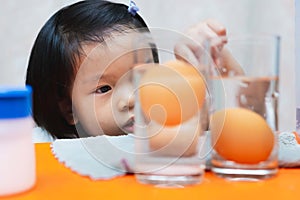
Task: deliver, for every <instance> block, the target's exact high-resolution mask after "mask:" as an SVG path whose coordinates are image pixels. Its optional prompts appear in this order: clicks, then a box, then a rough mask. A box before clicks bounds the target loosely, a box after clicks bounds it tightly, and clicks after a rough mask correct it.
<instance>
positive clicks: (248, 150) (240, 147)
mask: <svg viewBox="0 0 300 200" xmlns="http://www.w3.org/2000/svg"><path fill="white" fill-rule="evenodd" d="M211 134H212V145H213V148H214V149H215V150H216V151H217V152H218V153H219V155H221V156H222V157H224V158H225V159H227V160H231V161H235V162H237V163H243V164H256V163H259V162H261V161H265V160H267V159H268V157H269V156H270V154H271V152H272V149H273V147H274V142H275V139H274V134H273V132H272V130H271V128H270V127H269V126H268V124H267V123H266V121H265V120H264V118H263V117H261V116H260V115H259V114H257V113H255V112H253V111H251V110H247V109H242V108H231V109H225V110H221V111H218V112H216V113H214V114H213V116H212V118H211Z"/></svg>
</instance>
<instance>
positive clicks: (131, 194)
mask: <svg viewBox="0 0 300 200" xmlns="http://www.w3.org/2000/svg"><path fill="white" fill-rule="evenodd" d="M36 158H37V182H36V185H35V187H34V188H32V189H31V190H29V191H26V192H23V193H20V194H16V195H12V196H6V197H0V199H1V200H2V199H23V200H42V199H46V200H48V199H65V200H69V199H87V200H90V199H118V200H119V199H126V200H127V199H130V200H133V199H139V200H141V199H142V200H146V199H164V200H166V199H172V200H173V199H185V200H192V199H197V200H204V199H209V200H213V199H218V200H220V199H239V200H241V199H251V200H258V199H266V200H267V199H272V200H277V199H280V200H283V199H284V200H285V199H286V200H292V199H297V200H299V199H300V169H280V170H279V173H278V175H277V176H276V177H274V178H271V179H268V180H264V181H259V182H230V181H227V180H225V179H222V178H219V177H216V176H215V175H213V174H212V173H211V172H206V173H205V176H204V179H203V181H202V183H200V184H198V185H193V186H187V187H185V188H158V187H155V186H153V185H145V184H140V183H138V182H137V181H136V179H135V177H134V175H126V176H123V177H118V178H114V179H111V180H99V181H93V180H91V179H89V178H88V177H82V176H80V175H78V174H76V173H74V172H72V171H71V170H70V169H68V168H66V167H65V166H64V165H63V164H62V163H59V162H58V161H57V160H56V158H54V156H53V155H52V153H51V150H50V145H49V144H36ZM20 167H22V166H20ZM0 181H1V177H0Z"/></svg>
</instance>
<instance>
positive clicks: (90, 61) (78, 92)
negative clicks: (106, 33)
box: [72, 35, 153, 136]
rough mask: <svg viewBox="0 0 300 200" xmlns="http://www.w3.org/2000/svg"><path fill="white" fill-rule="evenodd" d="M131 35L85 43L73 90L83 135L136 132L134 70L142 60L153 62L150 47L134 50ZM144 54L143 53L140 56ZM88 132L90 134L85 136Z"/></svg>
mask: <svg viewBox="0 0 300 200" xmlns="http://www.w3.org/2000/svg"><path fill="white" fill-rule="evenodd" d="M130 38H131V37H128V36H125V35H117V36H115V37H113V38H112V39H109V40H106V41H105V44H99V43H92V44H86V45H84V46H83V51H84V53H85V56H84V59H82V60H83V61H82V62H81V65H80V66H79V68H78V72H77V74H76V77H75V81H74V85H73V90H72V103H73V105H72V106H73V118H74V122H75V124H80V126H81V127H82V128H83V130H84V132H83V133H84V134H82V133H80V130H78V132H79V136H87V135H90V136H96V135H102V134H106V135H122V134H127V133H132V132H133V127H134V113H133V108H134V88H133V85H132V80H131V79H132V69H133V67H134V66H135V65H136V64H137V60H135V59H136V54H137V53H138V54H139V56H138V57H139V59H141V61H138V62H140V63H141V62H145V61H147V60H148V61H152V60H153V58H152V53H151V50H150V49H147V50H137V51H133V46H134V44H133V41H132V40H131V39H130ZM141 55H143V56H141ZM85 134H87V135H85Z"/></svg>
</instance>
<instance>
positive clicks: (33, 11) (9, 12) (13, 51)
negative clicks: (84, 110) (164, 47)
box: [0, 0, 296, 131]
mask: <svg viewBox="0 0 300 200" xmlns="http://www.w3.org/2000/svg"><path fill="white" fill-rule="evenodd" d="M114 1H116V2H123V3H126V4H128V2H129V0H128V1H127V0H126V1H125V0H120V1H118V0H114ZM73 2H76V1H74V0H47V1H40V0H26V1H21V0H1V6H0V27H1V31H0V44H1V50H0V84H13V85H20V84H24V77H25V73H26V66H27V62H28V57H29V54H30V50H31V47H32V45H33V42H34V39H35V37H36V35H37V33H38V31H39V30H40V28H41V27H42V25H43V24H44V23H45V21H46V20H47V19H48V18H49V17H50V15H52V14H53V13H54V12H55V11H57V10H58V9H59V8H61V7H62V6H64V5H67V4H70V3H73ZM135 2H136V4H137V5H138V6H139V8H140V12H139V13H140V14H141V15H142V16H143V17H144V19H145V20H146V22H147V24H148V25H149V26H150V27H162V28H169V29H174V30H177V31H183V30H185V29H186V28H187V27H188V26H190V25H192V24H195V23H197V22H198V21H200V20H204V19H206V18H214V19H217V20H218V21H220V22H221V23H222V24H224V25H225V27H226V28H227V32H228V34H229V35H230V34H231V33H247V32H268V33H274V34H278V35H280V36H281V38H282V43H281V47H282V48H281V63H280V67H281V70H280V71H281V74H280V94H281V95H280V106H279V118H280V120H279V127H280V130H282V131H284V130H294V129H295V123H296V122H295V78H294V74H295V53H294V48H295V45H294V44H295V39H294V32H295V26H294V21H295V20H294V18H295V11H294V10H295V8H294V0H226V1H224V0H185V1H183V0H135Z"/></svg>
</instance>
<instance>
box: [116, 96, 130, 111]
mask: <svg viewBox="0 0 300 200" xmlns="http://www.w3.org/2000/svg"><path fill="white" fill-rule="evenodd" d="M127 95H129V96H127V98H121V99H120V101H119V102H118V109H119V110H120V111H129V110H132V109H133V108H134V94H127Z"/></svg>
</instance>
